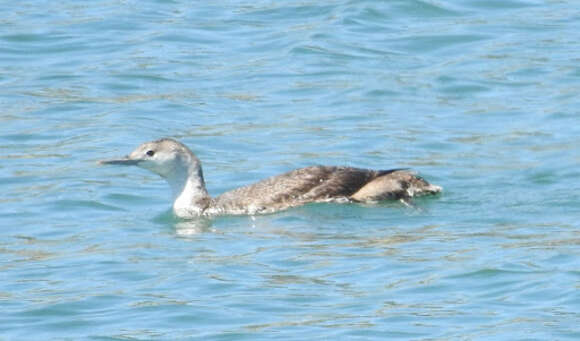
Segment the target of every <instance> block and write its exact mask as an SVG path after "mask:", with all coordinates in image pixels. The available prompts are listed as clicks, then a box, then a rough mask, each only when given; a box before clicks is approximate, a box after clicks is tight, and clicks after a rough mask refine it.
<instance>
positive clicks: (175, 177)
mask: <svg viewBox="0 0 580 341" xmlns="http://www.w3.org/2000/svg"><path fill="white" fill-rule="evenodd" d="M167 182H169V185H170V186H171V190H172V192H173V211H174V212H175V214H176V215H177V216H178V217H191V216H198V215H202V214H203V211H204V210H205V209H206V208H207V207H208V206H209V204H210V201H211V197H210V196H209V194H208V192H207V190H206V188H205V181H204V179H203V172H202V170H201V166H200V165H199V162H195V164H193V165H189V167H187V168H182V169H180V170H176V171H175V172H174V174H172V176H171V177H168V178H167Z"/></svg>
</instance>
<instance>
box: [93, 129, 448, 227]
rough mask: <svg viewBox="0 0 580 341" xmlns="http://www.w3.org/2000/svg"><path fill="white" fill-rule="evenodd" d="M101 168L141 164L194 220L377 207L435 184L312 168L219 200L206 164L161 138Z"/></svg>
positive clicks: (430, 190) (385, 173)
mask: <svg viewBox="0 0 580 341" xmlns="http://www.w3.org/2000/svg"><path fill="white" fill-rule="evenodd" d="M98 163H99V164H101V165H123V166H131V165H132V166H137V167H140V168H144V169H147V170H149V171H151V172H153V173H156V174H158V175H160V176H161V177H162V178H164V179H165V180H166V181H167V182H168V183H169V186H170V187H171V190H172V193H173V213H174V215H175V216H176V217H177V218H182V219H192V218H196V217H202V216H217V215H251V216H253V215H258V214H268V213H274V212H278V211H282V210H286V209H288V208H291V207H297V206H300V205H304V204H308V203H317V202H336V203H376V202H379V201H383V200H400V201H402V202H403V203H407V204H410V203H411V199H412V198H413V197H416V196H422V195H434V194H438V193H440V192H441V191H442V187H440V186H437V185H432V184H430V183H429V182H427V181H426V180H425V179H423V178H422V177H420V176H418V175H416V174H415V172H413V171H410V170H408V169H404V168H397V169H388V170H372V169H363V168H354V167H345V166H322V165H317V166H310V167H305V168H298V169H294V170H291V171H289V172H286V173H283V174H280V175H275V176H272V177H269V178H266V179H264V180H261V181H259V182H256V183H254V184H250V185H247V186H243V187H239V188H237V189H234V190H231V191H228V192H225V193H223V194H221V195H218V196H216V197H213V198H212V197H211V196H210V195H209V193H208V191H207V189H206V186H205V180H204V176H203V171H202V167H201V161H200V160H199V159H198V158H197V156H196V155H195V154H194V153H193V152H192V151H191V150H190V149H189V148H188V147H187V146H186V145H184V144H183V143H181V142H179V141H177V140H175V139H172V138H162V139H158V140H155V141H150V142H145V143H143V144H141V145H140V146H138V147H137V148H136V149H135V150H133V151H132V152H131V153H130V154H129V155H127V156H126V157H124V158H120V159H111V160H101V161H99V162H98Z"/></svg>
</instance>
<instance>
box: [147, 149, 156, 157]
mask: <svg viewBox="0 0 580 341" xmlns="http://www.w3.org/2000/svg"><path fill="white" fill-rule="evenodd" d="M145 154H147V156H153V155H155V152H154V151H153V150H148V151H147V153H145Z"/></svg>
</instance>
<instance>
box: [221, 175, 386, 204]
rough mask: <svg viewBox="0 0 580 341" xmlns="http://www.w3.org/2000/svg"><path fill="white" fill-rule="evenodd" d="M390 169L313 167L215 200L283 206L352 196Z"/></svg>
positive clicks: (273, 178) (264, 181) (266, 180)
mask: <svg viewBox="0 0 580 341" xmlns="http://www.w3.org/2000/svg"><path fill="white" fill-rule="evenodd" d="M387 172H391V171H373V170H368V169H360V168H350V167H329V166H312V167H306V168H300V169H296V170H293V171H290V172H288V173H284V174H281V175H277V176H273V177H270V178H267V179H264V180H262V181H260V182H258V183H255V184H253V185H249V186H245V187H241V188H238V189H235V190H233V191H229V192H226V193H224V194H222V195H220V196H218V197H217V198H215V202H216V204H217V205H218V206H222V207H225V206H227V207H239V208H241V207H249V206H253V207H259V206H262V207H265V208H267V207H283V206H295V205H299V204H303V203H307V202H313V201H320V200H325V199H333V198H340V197H349V196H351V195H352V194H354V193H356V192H357V191H358V190H359V189H361V188H362V187H363V186H364V185H366V184H367V183H368V182H369V181H371V180H373V179H375V178H376V177H377V176H380V175H383V174H386V173H387Z"/></svg>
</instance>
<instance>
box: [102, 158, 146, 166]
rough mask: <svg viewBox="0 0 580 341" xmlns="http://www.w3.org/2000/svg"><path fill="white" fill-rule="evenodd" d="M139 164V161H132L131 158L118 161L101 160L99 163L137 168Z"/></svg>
mask: <svg viewBox="0 0 580 341" xmlns="http://www.w3.org/2000/svg"><path fill="white" fill-rule="evenodd" d="M138 163H139V160H132V159H129V158H124V159H117V160H101V161H99V162H98V164H99V165H122V166H135V165H137V164H138Z"/></svg>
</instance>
